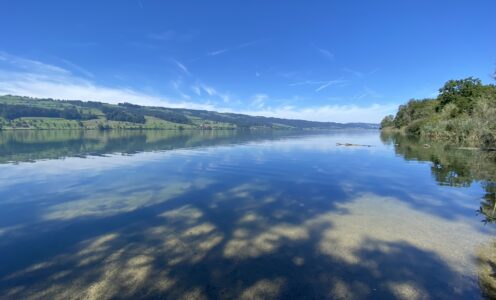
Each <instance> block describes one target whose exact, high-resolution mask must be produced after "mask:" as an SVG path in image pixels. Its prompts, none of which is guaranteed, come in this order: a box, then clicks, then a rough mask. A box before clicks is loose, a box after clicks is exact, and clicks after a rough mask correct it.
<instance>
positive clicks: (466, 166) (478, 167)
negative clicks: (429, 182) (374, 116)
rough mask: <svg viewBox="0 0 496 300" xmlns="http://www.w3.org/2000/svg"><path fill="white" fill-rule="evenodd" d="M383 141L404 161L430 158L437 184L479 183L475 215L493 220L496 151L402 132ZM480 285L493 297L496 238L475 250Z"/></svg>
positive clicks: (386, 135) (495, 214) (495, 220)
mask: <svg viewBox="0 0 496 300" xmlns="http://www.w3.org/2000/svg"><path fill="white" fill-rule="evenodd" d="M381 139H382V141H383V142H384V143H386V144H394V148H395V151H396V153H397V154H399V155H401V156H402V157H404V158H405V159H406V160H417V161H429V162H431V163H432V165H431V171H432V174H433V176H434V178H435V179H436V181H437V182H438V183H439V184H440V185H449V186H461V187H467V186H470V185H471V184H472V183H474V182H480V183H481V186H482V187H483V188H484V191H485V195H484V197H483V198H482V199H481V202H480V208H479V209H478V210H477V211H476V213H477V215H480V216H482V217H483V219H482V222H483V223H485V224H490V223H496V151H483V150H479V149H471V148H464V147H456V146H448V145H443V144H429V146H428V147H427V146H425V142H424V141H421V140H419V139H418V138H413V137H407V136H404V135H401V134H390V133H382V134H381ZM476 257H477V262H478V273H479V285H480V287H481V291H482V292H483V295H484V296H485V297H487V298H489V299H494V298H496V240H494V241H491V242H489V243H488V244H486V245H483V246H481V247H479V249H478V251H477V253H476Z"/></svg>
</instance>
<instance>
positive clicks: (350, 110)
mask: <svg viewBox="0 0 496 300" xmlns="http://www.w3.org/2000/svg"><path fill="white" fill-rule="evenodd" d="M397 107H398V105H397V104H372V105H368V106H357V105H324V106H317V107H309V108H296V107H293V106H282V107H277V108H263V109H258V110H244V111H240V112H239V113H243V114H248V115H253V116H255V115H258V116H266V117H276V118H288V119H300V120H311V121H321V122H338V123H349V122H367V123H379V122H380V121H381V120H382V118H383V117H384V116H386V115H389V114H393V113H394V112H395V111H396V109H397Z"/></svg>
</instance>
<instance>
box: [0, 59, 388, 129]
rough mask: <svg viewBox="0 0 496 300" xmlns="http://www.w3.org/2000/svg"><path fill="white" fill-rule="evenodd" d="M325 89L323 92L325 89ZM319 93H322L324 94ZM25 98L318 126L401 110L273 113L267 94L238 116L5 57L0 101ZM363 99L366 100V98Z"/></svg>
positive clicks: (199, 91) (209, 91)
mask: <svg viewBox="0 0 496 300" xmlns="http://www.w3.org/2000/svg"><path fill="white" fill-rule="evenodd" d="M338 83H343V81H342V80H331V81H327V82H308V83H307V84H323V85H326V84H327V85H328V86H329V85H332V84H338ZM172 84H173V86H175V87H176V88H177V89H179V88H180V86H181V85H182V82H179V81H174V82H172ZM321 87H322V86H321ZM321 87H319V89H320V90H321V89H323V88H325V87H323V88H321ZM191 90H192V91H193V92H194V93H195V94H196V95H198V96H200V95H203V92H205V93H206V95H208V96H211V97H218V98H219V99H221V100H222V101H223V103H231V104H232V103H238V104H239V103H240V101H239V100H237V101H234V102H233V101H232V97H231V96H230V95H228V94H224V93H219V92H217V91H216V89H214V88H212V87H210V86H208V85H205V84H200V83H198V84H195V85H193V86H191ZM176 92H177V91H176ZM5 94H11V95H22V96H30V97H39V98H54V99H69V100H84V101H88V100H91V101H102V102H107V103H120V102H130V103H134V104H139V105H153V106H163V107H173V108H190V109H205V110H215V111H219V112H236V113H244V114H249V115H259V116H267V117H278V118H290V119H304V120H312V121H331V122H374V123H377V122H379V121H380V120H381V119H382V117H383V116H385V115H388V114H391V113H394V112H395V111H396V108H397V104H372V105H368V106H357V105H324V106H317V107H308V108H299V107H294V106H278V107H271V106H270V105H269V103H270V102H269V101H268V100H269V99H270V97H269V96H268V95H267V94H257V95H255V96H254V97H253V98H251V101H250V104H251V107H253V109H244V110H243V109H241V110H237V109H234V108H233V107H226V106H219V105H218V104H212V102H203V103H198V102H193V101H189V100H188V99H190V98H191V97H190V96H189V95H187V94H184V93H182V94H181V98H182V99H186V100H178V99H172V98H168V97H162V96H158V95H153V94H150V93H145V92H141V91H138V90H135V89H132V88H127V87H109V86H103V85H100V84H97V83H95V82H93V81H90V80H87V79H82V78H80V77H77V76H75V75H74V74H72V73H71V72H70V71H68V70H66V69H63V68H60V67H57V66H53V65H48V64H44V63H41V62H38V61H34V60H29V59H24V58H20V57H16V56H12V55H8V54H6V53H3V52H0V95H5ZM365 94H366V95H365V96H369V97H371V98H377V97H378V95H377V94H376V93H375V92H374V91H372V90H370V89H366V93H365ZM365 96H362V95H360V97H361V98H363V97H365Z"/></svg>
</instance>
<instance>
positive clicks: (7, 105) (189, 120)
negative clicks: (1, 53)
mask: <svg viewBox="0 0 496 300" xmlns="http://www.w3.org/2000/svg"><path fill="white" fill-rule="evenodd" d="M0 128H1V129H4V130H5V129H100V130H106V129H180V130H181V129H203V130H213V129H264V128H266V129H352V128H357V129H358V128H360V129H378V128H379V125H378V124H370V123H346V124H343V123H335V122H314V121H305V120H293V119H281V118H271V117H261V116H249V115H243V114H235V113H219V112H215V111H206V110H194V109H183V108H165V107H152V106H140V105H136V104H131V103H119V104H117V105H115V104H108V103H102V102H94V101H79V100H54V99H39V98H31V97H23V96H11V95H6V96H0Z"/></svg>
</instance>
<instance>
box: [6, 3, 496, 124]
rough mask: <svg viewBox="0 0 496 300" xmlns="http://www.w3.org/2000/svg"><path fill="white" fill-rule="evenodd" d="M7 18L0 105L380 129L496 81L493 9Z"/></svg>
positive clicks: (250, 9)
mask: <svg viewBox="0 0 496 300" xmlns="http://www.w3.org/2000/svg"><path fill="white" fill-rule="evenodd" d="M1 7H2V11H4V12H5V14H4V16H3V17H2V19H0V36H1V37H2V40H4V41H6V42H5V43H4V44H2V46H0V94H13V95H25V96H30V97H39V98H59V99H80V100H85V101H101V102H106V103H111V104H116V103H119V102H124V101H125V102H129V103H133V104H138V105H152V106H163V107H171V108H187V109H202V110H210V111H218V112H235V113H240V114H246V115H252V116H265V117H276V118H285V119H299V120H310V121H319V122H337V123H359V122H362V123H374V124H376V123H379V122H380V120H381V119H382V118H383V117H384V116H386V115H389V114H394V113H395V112H396V110H397V108H398V106H399V105H400V104H403V103H406V102H407V101H408V100H409V99H412V98H415V99H422V98H429V97H434V96H436V95H437V91H438V89H439V88H440V87H441V86H442V85H443V84H444V83H445V82H446V81H448V80H450V79H462V78H467V77H470V76H473V77H477V78H480V79H481V80H482V81H483V82H484V83H489V82H493V81H492V79H491V76H490V75H491V74H492V73H493V72H494V69H495V68H496V39H494V36H496V19H495V18H494V11H496V2H495V1H491V0H481V1H476V2H467V1H461V0H459V1H452V0H443V1H428V0H421V1H415V2H411V3H410V2H403V1H400V2H397V1H393V2H392V1H386V0H381V1H374V2H373V3H372V2H371V3H367V2H365V3H364V2H361V1H357V0H354V1H346V2H342V1H315V2H312V3H300V2H295V3H291V2H284V3H282V4H281V3H279V2H267V1H250V2H244V3H234V2H232V1H227V0H219V1H215V2H213V3H212V2H208V3H203V2H197V1H190V0H185V1H180V2H167V3H164V2H162V1H158V0H135V1H126V2H122V1H117V0H110V1H106V2H105V3H102V2H101V1H96V0H89V1H84V2H73V1H70V2H69V1H63V0H52V1H43V2H42V1H32V0H26V1H16V2H9V3H4V4H2V6H1ZM281 10H283V13H281ZM12 24H15V26H12Z"/></svg>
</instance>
